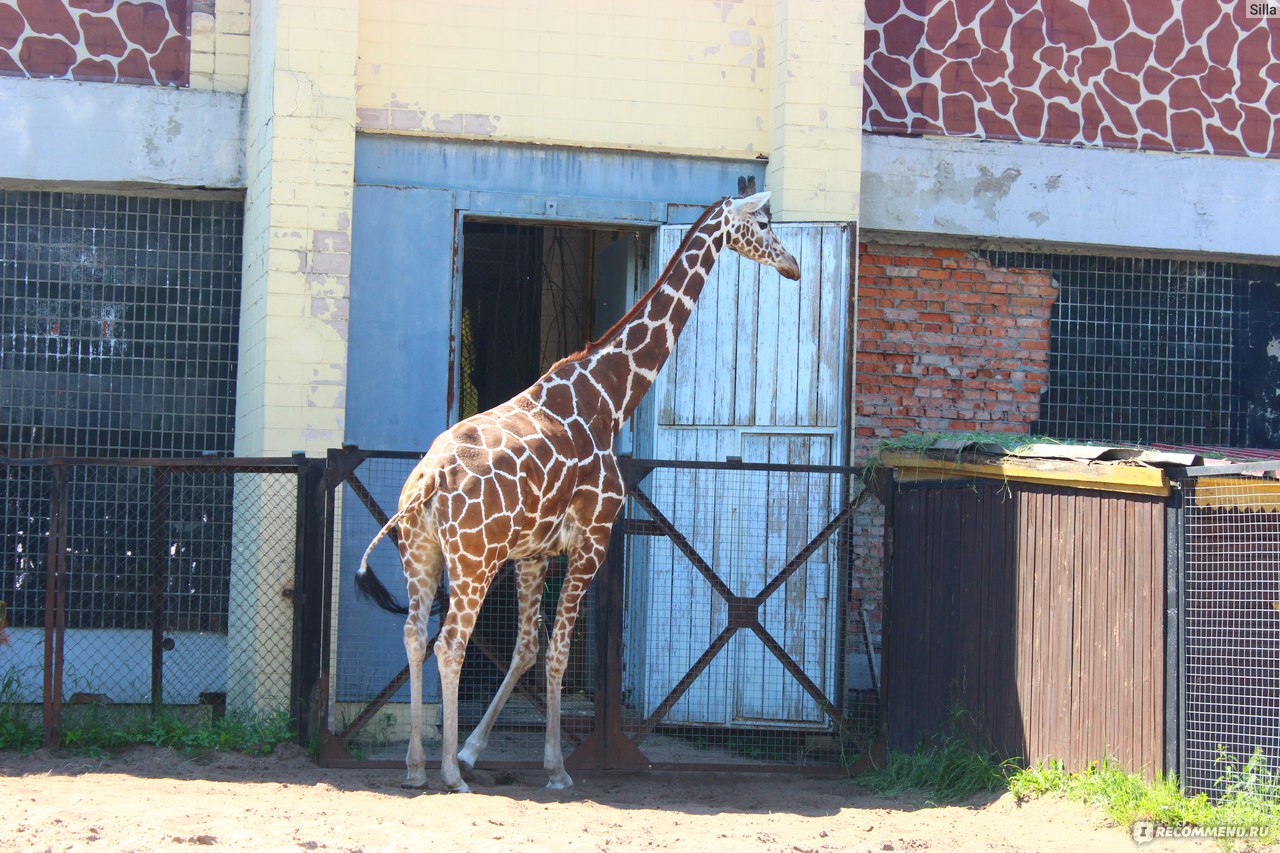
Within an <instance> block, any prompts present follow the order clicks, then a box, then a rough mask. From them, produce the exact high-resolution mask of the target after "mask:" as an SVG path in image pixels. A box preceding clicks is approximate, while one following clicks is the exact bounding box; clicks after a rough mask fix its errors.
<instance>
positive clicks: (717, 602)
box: [316, 448, 880, 772]
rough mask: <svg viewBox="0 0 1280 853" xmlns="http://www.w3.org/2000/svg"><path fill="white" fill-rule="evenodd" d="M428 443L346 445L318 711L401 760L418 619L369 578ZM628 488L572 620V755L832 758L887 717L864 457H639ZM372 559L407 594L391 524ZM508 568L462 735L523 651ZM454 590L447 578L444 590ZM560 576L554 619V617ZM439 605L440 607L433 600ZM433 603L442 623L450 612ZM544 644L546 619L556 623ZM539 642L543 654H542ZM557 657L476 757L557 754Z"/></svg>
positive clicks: (630, 465) (629, 464)
mask: <svg viewBox="0 0 1280 853" xmlns="http://www.w3.org/2000/svg"><path fill="white" fill-rule="evenodd" d="M418 458H419V457H418V454H410V453H385V452H371V451H364V450H359V449H357V448H344V449H343V450H341V451H331V452H330V456H329V460H328V474H327V477H326V493H327V498H326V502H327V505H328V510H327V517H328V518H329V525H328V528H329V529H328V533H327V536H328V545H327V551H326V554H327V559H328V560H329V561H330V565H331V566H332V572H331V576H332V578H333V579H334V582H333V585H332V587H331V588H330V589H329V591H328V597H327V601H328V606H329V608H330V618H329V623H328V625H329V627H328V629H327V630H326V631H325V635H324V649H323V651H322V655H321V657H322V659H323V661H324V664H323V667H324V670H323V672H322V673H321V678H320V692H319V695H320V700H319V703H320V706H321V710H322V712H323V714H324V720H323V722H322V723H319V724H318V725H317V727H316V728H317V732H318V733H319V736H320V759H321V761H322V762H323V763H326V764H329V765H333V766H382V767H400V766H403V761H404V754H405V749H406V746H407V742H408V713H407V687H406V686H405V685H406V682H407V679H408V669H407V667H406V666H405V658H404V649H403V642H402V627H403V623H402V621H401V620H400V619H399V618H397V617H395V616H392V615H390V614H387V613H386V612H384V611H381V610H378V609H377V608H376V607H375V606H374V605H373V604H371V603H369V602H365V601H362V600H361V599H359V598H358V597H357V596H356V595H355V591H354V585H353V576H354V573H355V571H356V569H357V568H358V566H359V561H360V557H361V555H362V553H363V551H364V548H365V546H366V545H367V544H368V543H369V541H370V540H371V539H372V538H373V535H374V534H375V533H376V531H377V530H378V529H379V528H380V527H381V526H382V524H383V523H385V521H386V519H387V517H388V516H389V514H390V513H391V512H394V507H395V505H396V499H397V496H398V493H399V488H400V486H401V484H402V483H403V482H404V479H405V476H406V474H407V473H408V471H409V470H410V469H411V468H412V467H413V465H414V464H415V463H416V461H417V459H418ZM622 462H623V468H624V475H625V477H626V479H627V483H628V490H629V497H628V502H627V506H626V508H625V510H624V512H623V515H622V517H621V518H619V520H618V522H617V523H616V525H615V527H614V535H613V540H612V543H611V549H610V554H609V557H608V559H607V561H606V564H605V565H604V566H603V567H602V569H601V571H600V573H599V574H598V576H597V577H596V580H595V583H594V584H593V586H592V589H591V592H590V593H589V597H588V602H587V606H586V608H585V609H584V610H583V612H582V614H581V615H580V618H579V621H578V627H577V630H576V631H575V637H574V643H573V651H572V652H571V658H570V666H569V671H568V673H567V674H566V677H565V688H564V694H563V695H564V699H563V704H562V708H563V725H562V729H563V732H564V743H565V751H566V763H567V766H568V767H569V769H570V771H571V772H572V771H573V770H574V769H612V768H662V769H680V768H688V769H712V768H718V769H735V770H753V769H755V770H770V771H780V770H792V769H802V770H804V771H806V772H813V771H822V770H828V771H835V772H841V771H842V770H844V769H847V768H849V767H850V766H852V765H853V764H854V763H856V762H857V761H858V760H859V759H861V758H862V757H864V756H865V755H866V753H867V750H868V747H869V746H870V744H871V742H872V741H873V740H874V739H875V738H876V736H877V733H878V726H879V711H880V702H879V684H878V678H873V679H872V680H871V681H870V683H867V682H866V681H864V680H863V679H861V678H860V679H859V680H858V681H857V682H856V683H854V682H852V681H851V680H850V679H849V678H848V672H849V671H850V670H851V669H856V670H857V671H858V672H860V673H875V674H876V675H877V676H878V673H879V661H878V657H877V650H876V649H874V648H873V647H872V645H871V636H870V633H869V631H868V629H867V625H866V622H865V621H862V620H860V618H859V617H860V615H861V614H859V613H858V612H857V611H855V610H852V609H851V608H850V606H849V597H850V590H849V585H848V579H849V576H850V572H851V570H852V568H853V563H854V561H855V560H856V559H857V557H856V551H855V549H854V548H853V547H852V545H851V540H852V529H853V527H854V526H855V521H854V519H855V515H856V514H857V513H859V511H862V510H865V509H866V507H867V506H868V505H869V504H870V502H872V501H874V500H876V499H877V498H876V497H875V489H874V488H868V487H867V486H866V484H865V483H864V480H863V476H864V472H863V471H862V470H861V469H855V468H842V467H832V466H815V465H788V464H750V463H743V462H740V461H736V460H735V461H729V462H717V463H692V462H670V461H655V460H632V459H624V460H622ZM371 567H372V569H373V571H374V572H375V573H376V574H377V575H378V576H379V577H380V578H381V579H382V580H383V583H384V584H385V585H386V586H387V587H388V588H389V589H393V590H396V591H397V592H398V593H399V595H400V597H401V600H402V601H403V596H404V593H403V591H402V590H403V581H402V580H401V573H400V572H401V569H400V563H399V557H398V554H397V553H396V550H395V548H394V546H393V545H391V544H390V543H387V542H385V541H384V543H382V544H380V545H379V546H378V548H377V549H375V551H374V553H373V555H372V558H371ZM509 572H510V569H509V568H508V569H505V570H504V571H503V572H502V573H501V574H500V575H499V577H498V579H497V580H496V581H495V584H494V587H493V589H492V590H491V592H490V594H489V597H488V598H487V600H486V602H485V606H484V609H483V611H482V613H481V616H480V619H479V621H478V623H477V628H476V632H475V634H474V636H473V640H472V644H471V646H470V649H469V651H468V655H467V659H466V666H465V668H464V670H463V676H462V682H461V685H460V689H459V724H460V736H465V734H466V731H467V730H468V729H469V727H471V726H473V725H474V724H475V723H476V722H477V721H478V720H479V718H480V716H481V715H482V713H483V712H484V709H485V707H486V706H487V703H488V701H489V699H490V698H491V697H492V695H493V692H494V689H495V688H496V687H497V685H498V683H499V681H500V680H501V678H502V675H503V674H504V672H505V670H506V667H507V664H508V662H509V661H510V657H511V650H512V644H513V642H514V637H515V624H516V602H515V597H514V590H513V589H512V588H511V587H512V586H513V585H512V583H511V578H510V574H509ZM441 595H442V596H443V595H444V592H443V591H442V593H441ZM557 595H558V587H557V576H556V572H555V571H554V567H553V571H552V573H551V575H550V576H549V578H548V582H547V590H546V592H545V593H544V598H543V624H544V626H549V625H550V624H551V621H552V619H553V617H554V613H555V607H556V601H557ZM436 619H437V620H438V617H436ZM438 625H439V622H438V621H435V620H433V622H432V624H431V632H434V630H435V629H436V628H438ZM543 643H544V646H545V635H544V639H543ZM540 658H541V656H540ZM424 685H425V696H424V699H425V702H426V715H425V719H426V724H427V725H426V741H427V742H426V744H425V746H426V751H427V756H428V762H429V763H430V762H431V761H433V760H437V761H438V759H439V747H440V739H439V731H438V728H437V725H438V714H439V705H438V702H439V692H438V691H439V687H438V679H437V677H436V673H435V669H434V663H433V661H432V659H431V658H430V657H428V659H427V663H426V673H425V677H424ZM543 685H544V677H543V672H542V667H541V660H539V664H538V665H536V666H535V667H534V668H532V669H531V670H530V671H529V672H528V673H526V675H525V676H524V677H523V678H522V679H521V680H520V682H519V684H518V686H517V688H516V691H515V693H514V694H513V697H512V699H511V701H510V702H509V703H508V704H507V706H506V708H505V709H504V711H503V712H502V715H501V716H500V717H499V719H498V722H497V725H496V726H495V729H494V733H493V737H492V738H491V739H490V743H489V748H488V750H487V751H486V753H485V754H484V755H483V756H482V757H481V762H480V766H481V767H486V766H487V767H489V768H535V767H541V764H542V748H543V731H544V727H545V715H544V708H545V703H544V698H543V690H544V687H543Z"/></svg>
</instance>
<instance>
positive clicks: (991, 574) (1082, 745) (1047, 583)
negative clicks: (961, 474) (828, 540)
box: [883, 479, 1166, 774]
mask: <svg viewBox="0 0 1280 853" xmlns="http://www.w3.org/2000/svg"><path fill="white" fill-rule="evenodd" d="M889 512H890V514H891V521H890V534H889V538H890V542H889V545H890V549H891V556H890V560H889V568H888V571H887V576H886V581H885V584H886V591H885V595H886V601H885V641H884V685H883V689H884V694H885V704H886V707H885V718H886V722H887V726H888V745H889V748H890V749H898V750H908V751H909V750H911V749H914V748H915V746H916V745H917V743H918V742H919V741H920V739H921V738H922V737H924V736H926V735H930V734H933V733H936V732H940V731H946V730H947V728H948V726H949V725H950V722H949V720H948V717H949V715H950V714H952V713H953V711H955V710H956V709H963V710H964V711H965V712H966V713H967V714H968V715H971V717H972V720H971V723H972V724H974V725H976V727H977V729H978V731H979V732H980V733H981V734H982V736H983V737H984V738H985V739H989V741H990V745H991V746H994V748H995V749H996V750H997V751H999V752H1000V753H1001V754H1003V755H1005V756H1009V757H1018V758H1022V759H1026V760H1029V761H1032V762H1034V761H1037V760H1040V759H1045V758H1058V759H1061V760H1063V761H1064V763H1065V764H1066V765H1067V766H1068V768H1070V769H1076V768H1079V767H1082V766H1084V765H1087V764H1088V763H1089V762H1090V761H1093V760H1096V759H1101V758H1104V757H1107V756H1113V757H1115V758H1116V759H1117V760H1118V761H1119V762H1120V764H1121V765H1122V766H1123V767H1125V768H1126V769H1129V770H1132V771H1139V770H1141V771H1143V772H1146V773H1148V774H1151V773H1156V772H1160V771H1162V770H1163V769H1164V766H1165V762H1164V750H1165V738H1164V726H1165V700H1164V697H1165V634H1164V618H1163V617H1164V605H1165V572H1166V562H1165V518H1166V499H1165V498H1164V497H1159V496H1152V495H1134V494H1116V493H1108V492H1104V491H1096V490H1090V489H1070V488H1063V487H1054V486H1044V485H1036V484H1029V483H1018V482H1012V481H1008V482H1005V481H1000V480H990V479H972V480H969V479H966V480H951V481H939V482H923V483H902V484H900V485H899V487H898V489H897V490H896V491H895V492H894V494H893V496H892V506H891V508H890V509H889Z"/></svg>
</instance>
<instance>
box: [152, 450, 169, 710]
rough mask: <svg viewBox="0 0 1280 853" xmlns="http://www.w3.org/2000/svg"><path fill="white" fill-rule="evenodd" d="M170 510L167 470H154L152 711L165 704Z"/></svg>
mask: <svg viewBox="0 0 1280 853" xmlns="http://www.w3.org/2000/svg"><path fill="white" fill-rule="evenodd" d="M168 507H169V489H168V480H167V478H166V474H165V469H163V468H153V469H152V471H151V584H150V590H149V592H150V594H151V619H150V622H151V711H152V713H156V712H158V711H159V710H160V706H161V705H163V704H164V653H165V637H164V632H165V618H164V617H165V606H164V593H165V587H166V585H167V583H168V574H169V572H168V563H167V560H166V554H165V525H166V524H167V521H166V516H167V515H168Z"/></svg>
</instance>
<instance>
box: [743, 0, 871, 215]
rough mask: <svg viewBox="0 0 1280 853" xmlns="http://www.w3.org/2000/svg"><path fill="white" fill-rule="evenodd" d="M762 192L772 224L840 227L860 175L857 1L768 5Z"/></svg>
mask: <svg viewBox="0 0 1280 853" xmlns="http://www.w3.org/2000/svg"><path fill="white" fill-rule="evenodd" d="M773 8H774V18H773V51H772V54H771V56H770V59H769V65H770V74H771V78H772V86H771V95H770V103H769V119H770V133H769V165H768V169H767V171H766V173H765V174H766V180H765V183H766V185H767V186H768V187H769V188H770V189H772V190H773V191H774V193H775V195H774V197H773V199H772V208H773V212H774V216H775V218H777V219H780V220H789V221H804V220H812V221H827V222H847V221H851V220H856V219H857V218H858V211H859V198H858V197H859V183H860V175H861V169H862V50H863V43H862V39H863V25H864V21H863V3H862V0H776V2H775V3H774V7H773Z"/></svg>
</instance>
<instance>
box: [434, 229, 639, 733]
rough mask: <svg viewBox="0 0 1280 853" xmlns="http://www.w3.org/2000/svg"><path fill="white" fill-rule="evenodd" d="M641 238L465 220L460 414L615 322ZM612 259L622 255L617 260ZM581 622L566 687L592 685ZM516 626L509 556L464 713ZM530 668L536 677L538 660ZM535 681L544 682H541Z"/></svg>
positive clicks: (553, 595)
mask: <svg viewBox="0 0 1280 853" xmlns="http://www.w3.org/2000/svg"><path fill="white" fill-rule="evenodd" d="M643 239H644V236H643V235H642V234H639V233H637V232H634V231H615V230H611V229H610V230H606V229H598V228H587V227H582V226H558V225H537V224H528V223H519V222H497V221H471V222H465V223H464V224H463V239H462V287H461V318H460V319H461V328H460V335H459V347H458V417H459V418H460V419H461V418H465V417H468V416H470V415H473V414H476V413H477V412H482V411H485V410H486V409H489V408H492V407H493V406H496V405H498V404H500V403H503V402H505V401H506V400H508V399H510V398H511V397H513V396H514V395H516V394H518V393H519V392H521V391H523V390H524V389H525V388H527V387H528V386H529V385H531V384H532V383H533V382H534V381H536V380H537V378H538V377H539V376H541V375H542V374H543V373H544V372H545V371H546V370H547V368H549V367H550V366H551V365H552V364H554V363H555V362H556V361H558V360H559V359H561V358H563V357H564V356H566V355H569V354H570V353H573V352H576V351H578V350H580V349H581V348H582V347H583V345H584V344H586V343H587V341H588V340H590V339H592V338H593V337H595V336H597V335H598V334H599V333H600V332H602V331H604V330H605V329H607V328H608V327H609V326H610V325H612V324H613V322H614V321H615V320H616V319H617V318H618V317H620V316H621V315H622V314H623V313H624V312H625V310H626V307H627V302H628V299H629V294H630V291H631V284H632V282H631V280H630V278H631V277H632V276H634V275H635V274H636V271H637V264H636V259H637V258H638V256H639V254H640V248H639V247H640V245H641V242H642V240H643ZM619 258H622V259H627V260H628V261H629V262H627V263H618V260H619ZM559 568H560V566H557V565H555V564H553V565H552V567H551V571H550V572H549V574H548V578H547V585H546V589H545V591H544V594H543V624H544V625H545V626H548V627H549V626H550V625H551V624H552V618H553V616H554V612H555V605H556V600H557V598H558V596H559V589H560V578H561V572H560V571H558V569H559ZM590 607H591V604H590V598H589V600H588V610H590ZM578 625H579V628H578V630H576V631H575V632H574V633H575V639H574V643H573V652H572V653H571V659H570V664H569V669H568V672H567V673H566V675H565V682H566V683H565V687H566V689H585V690H590V688H591V686H592V681H591V679H592V675H591V673H590V671H589V667H588V666H587V664H586V662H587V661H590V660H591V659H592V655H591V643H592V640H593V637H592V636H591V633H592V632H591V631H590V630H589V627H588V628H585V629H584V628H583V627H582V626H590V625H591V616H590V614H589V612H583V613H582V614H580V618H579V620H578ZM515 626H516V598H515V583H514V576H513V572H512V570H511V566H510V565H508V566H505V567H504V568H503V570H502V572H501V573H500V574H499V575H498V577H497V578H496V579H495V580H494V582H493V586H492V588H491V589H490V591H489V595H488V596H487V597H486V600H485V604H484V607H483V610H482V612H481V614H480V618H479V619H478V621H477V623H476V628H475V634H474V639H473V643H472V648H471V651H470V652H469V653H468V655H467V658H466V663H465V665H464V670H463V680H462V684H461V685H460V691H461V694H463V695H462V696H461V697H460V698H462V699H463V701H462V703H461V709H462V710H463V715H464V717H465V716H467V714H466V711H467V710H469V709H468V705H469V704H470V705H471V708H474V709H476V711H477V712H478V711H479V710H481V709H482V707H483V704H484V703H485V702H487V700H488V698H489V696H490V695H491V694H492V692H493V690H494V689H496V688H497V686H498V684H499V683H500V681H501V679H502V676H503V674H504V673H505V670H506V668H507V666H508V664H509V661H510V656H511V651H512V645H513V643H514V639H515ZM532 674H533V675H536V676H537V677H538V679H539V680H540V678H541V666H539V667H537V669H536V670H535V671H534V673H532ZM528 679H529V676H526V679H525V681H526V682H528ZM575 680H576V681H577V682H578V683H577V684H575V683H574V682H575ZM530 687H533V685H532V684H531V685H530ZM536 689H537V690H541V684H540V683H539V684H537V687H536ZM471 691H475V694H476V695H475V697H474V700H473V703H468V702H467V701H466V696H465V694H466V693H468V692H471Z"/></svg>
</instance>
